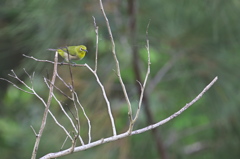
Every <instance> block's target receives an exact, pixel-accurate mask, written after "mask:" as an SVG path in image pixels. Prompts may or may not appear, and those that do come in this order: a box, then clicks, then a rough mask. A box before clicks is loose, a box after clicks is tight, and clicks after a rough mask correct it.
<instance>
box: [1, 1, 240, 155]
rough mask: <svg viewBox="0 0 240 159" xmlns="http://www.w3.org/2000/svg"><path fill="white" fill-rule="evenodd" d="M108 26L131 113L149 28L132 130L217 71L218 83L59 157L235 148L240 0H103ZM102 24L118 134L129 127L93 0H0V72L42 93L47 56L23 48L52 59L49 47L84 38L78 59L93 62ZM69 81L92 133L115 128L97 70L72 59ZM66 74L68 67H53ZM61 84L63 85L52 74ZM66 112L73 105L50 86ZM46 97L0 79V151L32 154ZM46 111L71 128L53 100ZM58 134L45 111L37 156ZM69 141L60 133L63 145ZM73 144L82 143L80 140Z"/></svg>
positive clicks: (103, 59) (234, 151)
mask: <svg viewBox="0 0 240 159" xmlns="http://www.w3.org/2000/svg"><path fill="white" fill-rule="evenodd" d="M103 2H104V7H105V11H106V13H107V16H108V18H109V22H110V25H111V27H112V32H113V36H114V39H115V43H116V51H117V56H118V58H119V62H120V66H121V73H122V77H123V80H124V83H125V84H126V87H127V91H128V93H129V96H130V100H131V102H132V105H133V110H134V112H135V110H136V107H137V103H138V100H139V98H138V96H139V84H138V83H137V82H136V80H139V81H142V79H143V77H144V75H145V73H146V66H147V52H146V48H145V45H146V28H147V24H148V22H149V19H151V23H150V27H149V40H150V52H151V74H150V77H149V82H148V85H147V90H146V91H147V93H146V98H145V100H144V105H143V109H142V111H141V114H140V117H139V120H138V121H137V123H136V125H135V127H134V128H135V129H137V128H142V127H144V126H146V125H148V124H149V123H152V122H157V121H160V120H162V119H164V118H166V117H168V116H169V115H171V114H173V113H174V112H176V111H177V110H179V109H180V108H181V107H182V106H184V105H185V104H186V103H187V102H189V101H191V100H192V99H193V98H194V97H195V96H196V95H197V94H198V93H199V92H200V91H201V90H202V89H203V88H204V87H205V86H206V85H207V84H208V83H209V82H210V81H211V80H212V79H213V78H214V77H215V76H218V77H219V80H218V81H217V83H216V84H215V85H214V86H213V87H212V88H211V89H210V90H209V91H208V92H207V93H206V94H205V95H204V96H203V97H202V98H201V99H200V100H199V101H198V102H197V103H195V104H194V105H193V106H192V107H191V108H189V109H188V110H187V111H185V112H184V113H183V114H181V115H180V116H179V117H177V118H175V119H174V120H172V121H170V122H168V123H167V124H165V125H163V126H161V127H159V128H157V129H156V130H155V131H154V132H153V131H149V132H145V133H143V134H139V135H134V136H131V137H128V138H125V139H121V140H119V141H116V142H112V143H107V144H104V145H101V146H97V147H94V148H91V149H89V150H86V151H83V152H78V153H75V154H71V155H69V156H65V157H62V158H68V159H73V158H80V157H81V158H98V159H105V158H109V159H113V158H114V159H127V158H138V159H140V158H142V159H145V158H151V159H155V158H162V159H181V158H184V159H190V158H191V159H203V158H204V159H215V158H216V159H225V158H232V159H233V158H239V156H240V151H239V147H240V126H239V120H240V108H239V102H240V98H239V97H240V91H239V90H240V86H239V79H240V72H239V66H240V65H239V63H240V62H239V61H240V54H239V51H240V45H239V44H240V21H239V15H240V1H239V0H201V1H197V0H149V1H145V0H124V1H121V0H103ZM92 16H94V17H95V18H96V23H97V25H98V26H99V57H98V64H99V65H98V75H99V78H100V80H101V81H102V83H103V84H104V86H105V88H106V91H107V95H108V98H109V100H110V103H111V106H112V110H113V115H114V117H115V122H116V126H117V131H118V133H122V132H124V131H126V130H127V127H128V117H127V104H126V101H125V99H124V96H123V93H122V90H121V86H120V84H119V82H118V79H117V76H116V73H115V71H114V70H115V63H114V59H113V57H112V54H111V42H110V39H109V35H108V32H107V28H106V24H105V21H104V18H103V15H102V13H101V10H100V7H99V1H97V0H92V1H89V0H68V1H66V0H34V1H32V0H21V1H19V0H1V1H0V60H1V62H0V77H1V78H6V79H9V80H11V81H13V82H15V83H16V84H18V86H20V87H21V88H23V89H26V88H25V87H24V86H22V85H21V84H20V83H19V82H17V81H15V80H14V79H11V78H10V77H9V76H8V74H9V73H11V70H12V69H13V70H14V71H15V72H16V73H17V75H18V76H19V77H20V78H21V79H22V80H24V81H25V82H26V83H28V84H31V83H30V80H29V78H28V76H27V75H26V74H25V73H24V71H23V68H25V69H26V71H28V73H29V74H32V73H33V72H35V76H34V80H33V86H34V88H35V90H36V92H37V93H38V94H39V95H40V96H42V97H43V98H44V100H47V96H48V89H47V87H46V85H45V83H44V81H43V77H48V76H51V72H52V68H53V65H52V64H47V63H41V62H36V61H34V60H31V59H28V58H25V57H23V56H22V54H26V55H30V56H34V57H36V58H39V59H48V60H53V57H54V53H52V52H49V51H47V49H48V48H58V47H61V46H66V45H78V44H84V45H86V46H87V47H88V50H89V52H88V54H87V56H86V57H85V58H84V59H83V60H82V61H79V62H78V63H87V64H89V65H90V66H91V67H94V59H95V49H96V45H95V40H96V38H95V36H96V35H95V32H94V25H93V18H92ZM73 72H74V82H75V89H76V90H77V92H78V95H79V99H80V101H81V103H82V105H83V106H84V107H85V109H86V112H87V114H88V115H89V118H90V120H91V122H92V136H93V141H95V140H97V139H100V138H103V137H108V136H111V135H112V132H111V125H110V121H109V117H108V114H107V107H106V104H105V101H104V99H103V96H102V93H101V90H100V88H99V86H98V84H97V83H96V80H95V78H94V76H93V75H92V74H91V72H89V71H88V70H87V69H86V68H84V67H80V68H79V67H78V68H73ZM59 73H60V75H61V76H62V77H63V78H64V79H65V80H66V81H67V82H70V81H71V80H70V76H69V69H68V67H66V66H60V67H59ZM57 85H58V87H60V88H61V89H62V90H64V91H65V92H66V93H69V92H68V90H67V89H66V88H65V87H64V86H63V85H62V84H61V82H57ZM56 94H57V95H58V98H59V99H60V101H61V102H62V103H63V104H64V106H65V109H66V111H68V112H69V114H71V113H70V110H71V109H72V108H73V107H72V105H71V102H69V101H68V99H66V98H65V97H64V96H62V95H61V94H60V93H58V92H56ZM43 110H44V106H43V105H42V104H41V102H40V101H39V100H38V99H37V98H36V97H34V96H32V95H30V94H26V93H24V92H22V91H19V90H17V89H16V88H14V87H13V86H12V85H11V84H9V83H7V82H5V81H0V154H1V158H5V159H12V158H18V159H23V158H30V156H31V153H32V149H33V146H34V142H35V135H34V133H33V131H32V129H31V128H30V125H32V126H33V127H34V128H35V129H36V130H37V131H38V130H39V126H40V123H41V118H42V115H43ZM51 110H52V111H53V112H54V114H55V116H56V117H57V118H58V119H59V121H60V122H61V123H62V124H63V125H65V126H66V127H67V128H68V130H69V131H72V129H71V127H70V126H69V122H68V121H67V120H66V117H65V116H64V115H63V114H62V112H61V110H60V108H59V106H58V105H57V104H56V102H52V105H51ZM80 116H81V117H80V118H81V125H82V131H81V135H82V136H83V138H84V141H85V142H87V140H88V139H87V128H88V127H87V122H86V120H85V119H84V117H83V115H82V114H81V112H80ZM64 140H65V134H64V132H62V130H61V129H60V128H59V127H58V126H56V124H55V123H54V121H53V120H52V118H51V117H50V116H49V117H48V123H47V125H46V129H45V131H44V133H43V137H42V140H41V143H40V147H39V152H38V154H37V156H38V158H39V157H41V156H43V155H45V154H47V153H49V152H56V151H59V150H60V148H61V146H62V144H63V142H64ZM70 145H71V143H70V142H67V143H66V144H65V146H64V148H68V147H69V146H70ZM78 145H79V143H78Z"/></svg>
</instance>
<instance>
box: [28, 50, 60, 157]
mask: <svg viewBox="0 0 240 159" xmlns="http://www.w3.org/2000/svg"><path fill="white" fill-rule="evenodd" d="M57 62H58V53H55V58H54V70H53V76H52V81H51V83H53V84H54V83H55V79H56V72H57ZM52 92H53V85H52V84H51V85H50V89H49V96H48V101H47V106H46V107H45V110H44V114H43V119H42V123H41V127H40V130H39V132H38V136H37V138H36V141H35V145H34V148H33V152H32V159H35V158H36V155H37V151H38V146H39V143H40V140H41V137H42V133H43V130H44V128H45V125H46V121H47V116H48V112H49V107H50V104H51V101H52Z"/></svg>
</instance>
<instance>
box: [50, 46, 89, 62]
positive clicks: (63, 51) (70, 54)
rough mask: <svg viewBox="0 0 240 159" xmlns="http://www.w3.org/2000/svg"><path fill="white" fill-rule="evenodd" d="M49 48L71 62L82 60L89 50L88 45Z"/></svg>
mask: <svg viewBox="0 0 240 159" xmlns="http://www.w3.org/2000/svg"><path fill="white" fill-rule="evenodd" d="M48 50H49V51H55V52H57V53H58V54H59V55H60V56H61V57H62V58H63V59H64V60H65V61H66V62H71V60H82V59H83V58H84V57H85V55H86V53H87V52H88V51H87V47H86V46H84V45H78V46H66V47H62V48H58V49H48Z"/></svg>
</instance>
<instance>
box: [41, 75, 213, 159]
mask: <svg viewBox="0 0 240 159" xmlns="http://www.w3.org/2000/svg"><path fill="white" fill-rule="evenodd" d="M217 79H218V77H215V78H214V79H213V80H212V81H211V82H210V83H209V84H208V85H207V86H206V87H205V88H204V89H203V90H202V92H201V93H199V94H198V95H197V96H196V97H195V98H194V99H193V100H192V101H191V102H189V103H187V104H186V105H185V106H184V107H182V108H181V109H180V110H179V111H177V112H175V113H174V114H172V115H171V116H169V117H167V118H166V119H164V120H161V121H159V122H157V123H155V124H152V125H149V126H147V127H144V128H142V129H138V130H135V131H132V132H131V134H129V133H128V131H127V132H125V133H122V134H119V135H116V136H112V137H108V138H105V139H100V140H97V141H95V142H92V143H90V144H87V145H84V146H78V147H75V149H74V152H79V151H83V150H86V149H89V148H92V147H95V146H97V145H100V144H103V143H107V142H112V141H116V140H119V139H121V138H124V137H127V136H130V135H135V134H140V133H143V132H146V131H149V130H151V129H154V128H156V127H158V126H160V125H163V124H165V123H167V122H169V121H170V120H172V119H174V118H175V117H177V116H178V115H180V114H181V113H183V112H184V111H185V110H186V109H188V108H189V107H190V106H191V105H193V104H194V103H195V102H197V101H198V100H199V99H200V98H201V97H202V96H203V94H204V93H206V92H207V91H208V90H209V88H211V87H212V85H213V84H214V83H215V82H216V81H217ZM70 153H71V148H69V149H66V150H63V151H60V152H55V153H49V154H47V155H45V156H43V157H41V158H40V159H50V158H54V157H60V156H65V155H67V154H70Z"/></svg>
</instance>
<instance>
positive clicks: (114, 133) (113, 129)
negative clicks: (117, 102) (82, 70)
mask: <svg viewBox="0 0 240 159" xmlns="http://www.w3.org/2000/svg"><path fill="white" fill-rule="evenodd" d="M84 65H85V67H87V68H88V69H89V70H90V71H91V72H92V73H93V75H94V76H95V78H96V80H97V83H98V85H99V86H100V87H101V90H102V93H103V97H104V99H105V102H106V104H107V109H108V114H109V117H110V120H111V124H112V131H113V135H114V136H115V135H117V132H116V127H115V123H114V118H113V115H112V111H111V106H110V102H109V100H108V98H107V94H106V91H105V89H104V86H103V84H102V83H101V81H100V80H99V78H98V75H97V73H96V72H94V70H93V69H92V68H91V67H89V66H88V65H87V64H84Z"/></svg>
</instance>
